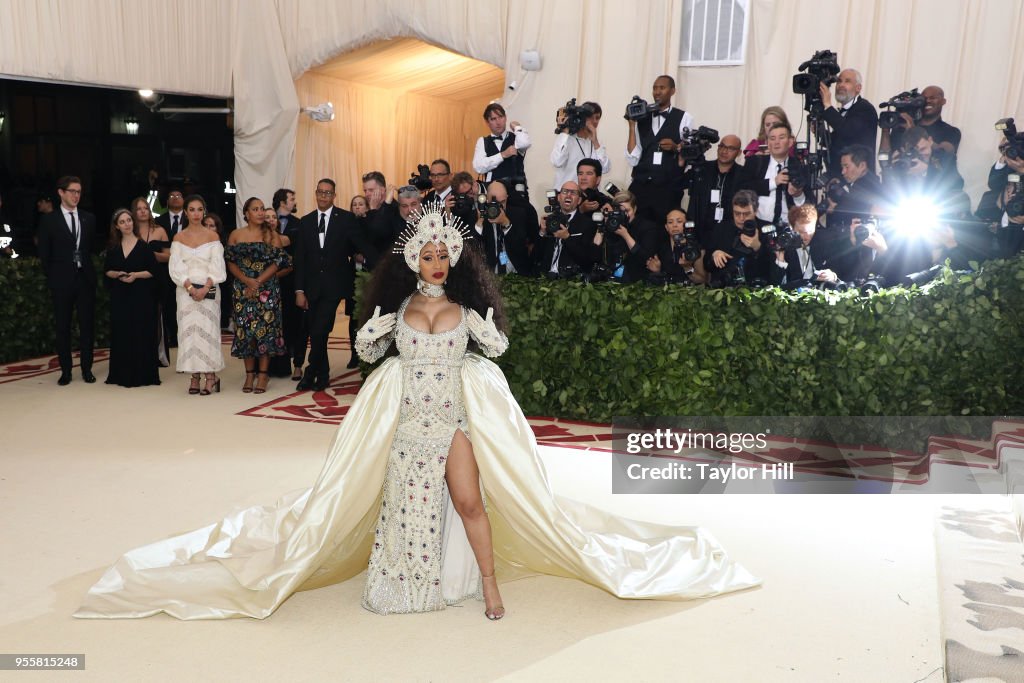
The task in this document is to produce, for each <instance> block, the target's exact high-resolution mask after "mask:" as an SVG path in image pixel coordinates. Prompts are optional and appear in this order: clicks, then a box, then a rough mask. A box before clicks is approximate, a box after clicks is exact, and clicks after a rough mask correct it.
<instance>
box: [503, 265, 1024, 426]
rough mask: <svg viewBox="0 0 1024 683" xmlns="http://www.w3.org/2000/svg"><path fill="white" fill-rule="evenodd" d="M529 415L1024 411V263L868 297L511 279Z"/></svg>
mask: <svg viewBox="0 0 1024 683" xmlns="http://www.w3.org/2000/svg"><path fill="white" fill-rule="evenodd" d="M502 289H503V292H504V295H505V305H506V308H507V312H508V316H509V321H510V330H509V338H510V341H511V345H510V348H509V350H508V352H507V353H506V354H505V355H504V356H502V358H501V359H500V364H501V366H502V368H503V369H504V371H505V373H506V376H507V377H508V380H509V383H510V385H511V387H512V391H513V392H514V393H515V395H516V397H517V399H518V400H519V401H520V403H521V405H522V407H523V410H524V412H525V413H526V414H527V415H553V416H561V417H571V418H580V419H587V420H595V421H609V420H611V418H612V417H613V416H616V415H622V416H626V415H821V416H834V415H1005V414H1009V415H1015V414H1022V413H1024V294H1022V292H1024V260H1022V259H1016V260H1013V261H1002V262H991V263H987V264H985V266H984V268H983V270H981V271H980V272H977V273H974V274H970V275H957V274H955V273H953V272H951V271H949V270H946V271H945V272H944V273H943V274H942V276H941V277H940V278H939V279H938V280H937V281H935V282H933V283H931V284H930V285H927V286H925V287H924V288H922V289H917V288H914V289H910V290H908V289H902V288H899V289H891V290H888V291H884V292H882V293H880V294H876V295H873V296H870V297H861V296H858V295H857V294H856V293H855V292H847V293H844V294H834V293H824V292H807V293H787V292H783V291H781V290H778V289H763V290H755V291H751V290H747V289H731V290H706V289H697V288H680V287H678V286H671V285H670V286H666V287H657V288H652V287H647V286H644V285H630V286H621V285H615V284H611V283H605V284H599V285H584V284H581V283H576V282H563V281H536V280H526V279H520V278H508V279H506V280H505V281H504V283H503V286H502Z"/></svg>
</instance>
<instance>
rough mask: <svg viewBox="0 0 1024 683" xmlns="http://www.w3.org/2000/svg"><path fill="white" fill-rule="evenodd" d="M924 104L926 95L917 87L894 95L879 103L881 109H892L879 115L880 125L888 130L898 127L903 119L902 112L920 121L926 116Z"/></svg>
mask: <svg viewBox="0 0 1024 683" xmlns="http://www.w3.org/2000/svg"><path fill="white" fill-rule="evenodd" d="M924 105H925V100H924V95H922V94H921V93H919V92H917V88H914V89H913V90H908V91H906V92H901V93H900V94H899V95H894V96H893V98H892V99H890V100H889V101H888V102H882V103H881V104H880V105H878V108H879V109H892V111H883V112H882V113H881V114H879V115H878V127H879V128H884V129H886V130H892V129H893V128H896V127H897V126H899V125H900V121H902V120H903V117H902V116H901V114H907V115H908V116H910V118H911V120H913V121H920V120H921V117H922V116H924Z"/></svg>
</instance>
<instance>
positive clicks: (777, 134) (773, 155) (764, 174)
mask: <svg viewBox="0 0 1024 683" xmlns="http://www.w3.org/2000/svg"><path fill="white" fill-rule="evenodd" d="M765 142H766V143H767V145H768V154H767V155H760V156H753V157H751V158H750V159H748V160H747V163H746V165H745V166H744V167H743V173H742V180H741V181H740V187H741V188H743V189H747V190H753V191H754V192H756V193H757V195H758V200H757V218H758V219H759V220H761V221H764V222H768V223H775V224H777V223H778V222H779V221H782V222H783V223H785V222H787V221H788V220H789V219H788V215H789V209H790V208H792V207H794V206H802V205H803V203H804V202H806V201H807V197H806V196H805V195H804V189H803V188H802V187H795V186H794V185H793V184H792V183H790V182H789V173H790V164H791V163H792V160H793V157H791V156H789V148H790V146H791V145H792V143H793V133H792V131H790V129H789V126H788V125H786V124H785V123H776V124H775V125H774V126H772V128H771V130H769V131H768V134H767V137H766V138H765Z"/></svg>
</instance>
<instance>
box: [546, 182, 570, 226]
mask: <svg viewBox="0 0 1024 683" xmlns="http://www.w3.org/2000/svg"><path fill="white" fill-rule="evenodd" d="M547 200H548V203H547V204H546V205H545V206H544V231H545V232H546V233H547V234H549V235H554V234H555V233H556V232H558V231H559V230H561V229H562V228H564V227H565V226H566V224H568V222H569V217H568V216H566V215H565V214H564V213H562V207H561V206H560V205H559V203H558V192H557V191H556V190H548V191H547Z"/></svg>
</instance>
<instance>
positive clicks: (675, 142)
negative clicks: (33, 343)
mask: <svg viewBox="0 0 1024 683" xmlns="http://www.w3.org/2000/svg"><path fill="white" fill-rule="evenodd" d="M675 94H676V80H675V79H674V78H672V77H671V76H667V75H663V76H658V77H657V78H656V79H654V87H653V88H652V91H651V97H652V99H653V100H654V104H655V106H656V107H657V111H655V112H653V113H652V114H650V115H649V116H647V117H645V118H643V119H641V120H640V121H639V122H638V121H634V120H633V119H627V120H628V121H629V140H628V142H627V143H626V163H628V164H629V165H630V166H632V167H633V182H632V183H630V185H629V191H630V192H632V193H633V195H634V196H635V197H636V201H637V214H638V215H639V216H640V217H641V218H645V219H647V220H650V221H654V223H656V224H657V225H664V223H665V216H666V215H668V212H669V211H671V210H672V209H678V208H679V206H680V202H681V201H682V198H683V167H682V166H680V165H679V157H678V155H677V153H678V151H679V148H680V145H681V141H682V139H683V131H684V130H685V129H686V128H690V129H693V128H694V123H693V116H691V115H690V114H689V113H688V112H685V111H683V110H682V109H676V108H674V107H673V106H672V96H673V95H675Z"/></svg>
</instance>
